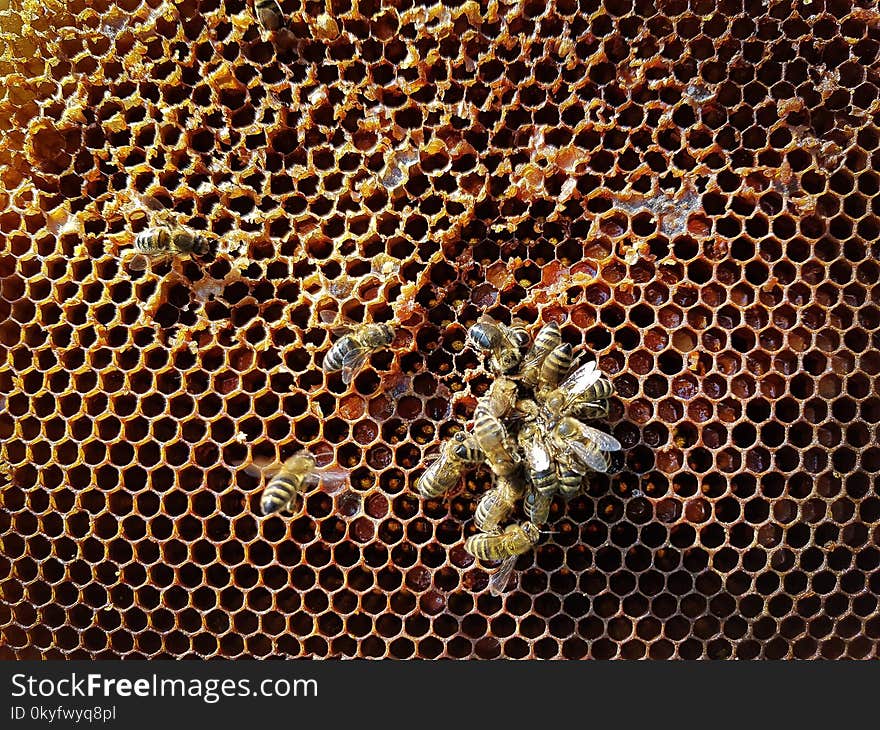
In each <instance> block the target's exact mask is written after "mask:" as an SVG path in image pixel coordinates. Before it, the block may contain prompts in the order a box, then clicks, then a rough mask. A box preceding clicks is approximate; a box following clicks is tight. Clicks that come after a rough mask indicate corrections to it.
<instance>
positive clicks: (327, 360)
mask: <svg viewBox="0 0 880 730" xmlns="http://www.w3.org/2000/svg"><path fill="white" fill-rule="evenodd" d="M321 315H322V316H324V317H326V316H328V315H329V316H330V317H332V316H334V315H333V314H332V313H328V312H326V311H325V312H322V313H321ZM333 331H334V332H337V333H339V334H342V337H341V338H340V339H339V340H337V341H336V342H335V343H334V344H333V346H332V347H331V348H330V350H329V351H328V352H327V355H326V356H325V357H324V364H323V368H324V372H326V373H333V372H336V371H338V370H341V371H342V382H343V383H345V384H346V385H348V384H349V383H351V381H352V380H353V379H354V374H355V373H356V372H357V371H358V370H359V369H360V368H361V366H363V364H364V363H365V362H366V361H367V358H368V357H369V356H370V355H372V354H373V353H374V352H376V351H378V350H381V349H382V348H383V347H387V346H388V345H390V344H391V341H392V340H393V339H394V328H393V327H392V326H391V325H387V324H361V325H353V326H343V327H337V328H335V329H334V330H333Z"/></svg>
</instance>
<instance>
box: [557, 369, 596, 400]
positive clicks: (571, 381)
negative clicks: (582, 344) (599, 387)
mask: <svg viewBox="0 0 880 730" xmlns="http://www.w3.org/2000/svg"><path fill="white" fill-rule="evenodd" d="M601 377H602V371H601V370H598V369H597V368H596V361H595V360H590V362H588V363H587V364H586V365H581V367H579V368H578V369H577V370H575V371H574V372H573V373H572V374H571V375H569V376H568V377H567V378H566V379H565V380H563V381H562V382H561V383H560V384H559V389H560V390H564V391H565V392H566V393H568V394H569V395H577V394H579V393H583V392H584V391H585V390H586V389H587V388H589V387H590V386H591V385H593V383H595V382H596V381H597V380H598V379H599V378H601Z"/></svg>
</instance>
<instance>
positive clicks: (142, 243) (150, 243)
mask: <svg viewBox="0 0 880 730" xmlns="http://www.w3.org/2000/svg"><path fill="white" fill-rule="evenodd" d="M169 242H170V236H169V235H168V231H166V230H164V229H162V228H149V229H147V230H146V231H141V232H140V233H138V234H137V236H135V239H134V247H135V249H136V250H137V251H138V252H139V253H142V254H145V255H147V256H155V255H156V254H160V253H165V252H166V251H168V245H169Z"/></svg>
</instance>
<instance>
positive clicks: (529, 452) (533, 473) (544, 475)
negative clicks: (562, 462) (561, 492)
mask: <svg viewBox="0 0 880 730" xmlns="http://www.w3.org/2000/svg"><path fill="white" fill-rule="evenodd" d="M517 441H518V442H519V447H520V448H521V449H522V452H523V454H524V456H525V464H526V474H527V475H528V478H529V482H530V483H531V485H532V486H533V487H534V488H535V489H536V490H537V491H538V492H540V493H541V494H543V495H546V496H548V497H551V498H552V497H553V494H554V492H556V490H557V489H558V487H559V483H558V481H557V479H556V463H555V461H554V460H553V456H552V455H551V453H550V449H549V448H548V446H547V444H546V443H545V442H544V439H543V437H542V435H541V429H539V428H538V425H537V424H536V423H534V422H529V423H525V424H524V425H523V427H522V428H521V429H520V431H519V434H518V435H517ZM548 506H549V505H548ZM542 521H543V520H542Z"/></svg>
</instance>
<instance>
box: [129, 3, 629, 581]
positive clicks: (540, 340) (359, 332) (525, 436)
mask: <svg viewBox="0 0 880 730" xmlns="http://www.w3.org/2000/svg"><path fill="white" fill-rule="evenodd" d="M254 11H255V15H256V17H257V20H258V21H259V23H260V25H261V26H262V28H263V29H264V30H266V31H269V32H272V31H276V30H278V29H280V28H281V27H283V25H284V22H285V19H284V16H283V14H282V11H281V8H280V6H279V5H278V3H277V1H276V0H255V4H254ZM147 202H148V203H149V201H147ZM151 207H154V209H156V206H151ZM133 248H134V250H133V257H132V259H131V261H130V264H129V265H130V267H131V269H132V270H143V269H145V268H147V266H148V265H150V264H152V263H154V262H158V261H162V260H166V259H169V258H175V257H194V258H196V259H199V258H203V257H206V256H208V255H211V254H213V253H216V250H215V249H216V247H215V245H214V243H213V242H212V241H211V240H210V239H209V238H206V237H205V236H202V235H200V234H198V233H195V232H193V231H190V230H187V229H186V228H183V227H180V226H176V225H173V224H162V225H158V226H154V227H151V228H148V229H147V230H145V231H142V232H141V233H139V234H137V235H136V237H135V240H134V247H133ZM334 331H335V332H337V333H339V334H341V338H340V339H339V340H337V341H336V343H335V344H334V345H333V346H332V347H331V348H330V350H329V352H328V353H327V355H326V356H325V358H324V361H323V365H322V367H323V369H324V370H325V371H326V372H341V373H342V379H343V382H344V383H345V384H349V383H351V382H352V379H353V377H354V373H355V372H356V371H357V370H358V369H359V368H360V367H362V366H363V364H364V363H365V362H366V360H367V358H368V357H369V356H370V355H371V354H372V353H374V352H376V351H378V350H380V349H382V348H383V347H387V346H389V345H390V344H391V342H392V341H393V339H394V335H395V332H394V328H393V327H392V326H390V325H387V324H362V325H355V326H353V327H343V328H337V329H335V330H334ZM530 340H531V338H530V336H529V333H528V331H527V330H526V329H525V327H523V326H522V325H520V324H514V325H511V326H507V325H505V324H502V323H501V322H497V321H495V320H493V319H492V318H491V317H488V316H485V315H484V316H483V317H481V318H480V320H479V321H478V322H477V323H476V324H475V325H474V326H473V327H471V329H470V330H469V332H468V342H469V344H470V345H471V346H473V347H474V348H475V349H477V350H478V351H480V352H481V353H483V354H484V355H485V357H486V366H487V369H488V370H489V372H491V373H492V374H493V375H494V376H495V379H494V381H493V383H492V385H491V387H490V389H489V391H488V393H487V394H486V395H485V396H484V397H483V398H481V399H480V400H479V402H478V405H477V408H476V411H475V413H474V419H473V421H472V422H471V423H470V424H468V425H467V427H466V430H465V431H460V432H458V433H456V434H455V436H454V437H453V438H452V439H451V440H450V441H448V442H446V443H445V444H444V445H443V448H442V450H441V452H440V454H439V457H438V458H437V459H436V461H434V462H433V463H432V464H431V465H430V466H429V467H428V469H427V471H425V472H424V474H422V476H421V477H420V478H419V479H418V481H417V485H416V487H417V489H418V491H419V493H420V494H421V495H422V496H424V497H428V498H435V497H439V496H441V495H444V494H446V493H448V492H449V491H450V490H451V489H453V487H455V486H456V485H457V484H458V482H459V480H460V479H461V477H462V475H463V474H464V472H465V471H466V470H468V469H471V468H474V467H476V466H477V465H478V464H481V463H483V462H485V463H486V464H487V465H488V466H489V468H490V469H491V471H492V474H493V475H494V481H495V484H494V486H493V487H492V488H491V489H489V491H487V492H486V493H485V494H484V495H483V497H482V498H481V499H480V502H479V504H478V505H477V510H476V515H475V522H476V526H477V528H478V529H479V532H478V533H477V534H475V535H472V536H471V537H469V538H468V539H467V541H466V543H465V549H466V550H467V551H468V552H469V553H470V554H471V555H473V556H474V557H475V558H477V559H479V560H485V561H501V565H500V567H499V568H498V569H497V570H496V571H495V572H494V573H493V574H492V577H491V579H490V589H491V590H492V591H493V592H495V593H498V592H501V591H502V590H503V588H504V587H505V585H506V583H507V582H508V579H509V577H510V574H511V571H512V570H513V565H514V563H515V561H516V558H517V556H519V555H521V554H523V553H525V552H527V551H528V550H530V549H531V548H533V547H534V546H535V545H536V544H537V543H538V541H539V539H540V536H541V530H540V526H541V525H543V524H544V523H546V521H547V518H548V515H549V512H550V505H551V503H552V500H553V497H554V496H555V495H556V494H559V495H561V496H562V497H563V498H566V499H570V498H571V497H573V496H574V495H575V494H577V492H578V491H579V490H580V487H581V483H582V481H583V478H584V476H585V475H586V474H587V473H589V472H597V471H598V472H604V471H607V470H608V469H609V466H610V461H609V457H608V452H612V451H617V450H619V449H620V443H619V442H618V441H617V440H616V439H615V438H613V437H612V436H610V435H608V434H607V433H604V432H603V431H600V430H599V429H597V428H594V427H592V426H589V425H587V424H586V423H584V421H586V420H591V419H597V418H603V417H604V416H606V415H607V412H608V399H609V398H610V396H611V395H612V394H613V392H614V389H613V386H612V385H611V383H610V382H609V381H608V380H607V379H605V378H603V377H602V375H601V373H600V372H599V371H598V370H597V369H596V363H595V362H588V363H586V364H583V365H581V366H580V367H578V368H576V369H574V370H573V372H572V366H573V363H574V353H573V349H572V347H571V345H569V344H565V343H563V342H562V334H561V331H560V329H559V326H558V324H556V323H550V324H548V325H546V326H545V327H543V328H542V329H541V330H540V332H539V333H538V335H537V337H536V338H535V341H534V342H533V343H532V342H530ZM261 471H262V472H263V473H265V474H267V476H269V481H268V483H267V485H266V487H265V489H264V490H263V494H262V496H261V499H260V510H261V512H262V513H263V515H270V514H274V513H277V512H280V511H282V510H291V511H294V508H295V503H296V501H297V497H298V495H302V494H304V493H305V492H306V491H307V490H308V489H310V488H311V487H314V486H316V485H318V484H319V483H321V482H322V480H323V481H328V480H330V479H332V478H333V475H332V474H330V470H326V469H324V470H322V469H319V468H318V466H317V463H316V459H315V456H314V455H313V454H311V453H310V452H308V451H305V450H303V451H299V452H297V453H295V454H294V455H293V456H291V457H290V458H289V459H287V460H286V461H284V462H283V463H282V464H280V465H271V466H264V467H263V468H262V469H261ZM520 501H522V509H523V512H524V513H525V516H526V518H527V519H526V520H524V521H522V522H519V523H513V524H509V525H507V526H506V527H503V528H502V524H503V523H504V522H505V521H506V520H507V519H508V518H509V517H510V515H511V514H512V513H513V512H514V510H515V509H516V506H517V504H518V503H519V502H520Z"/></svg>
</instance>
